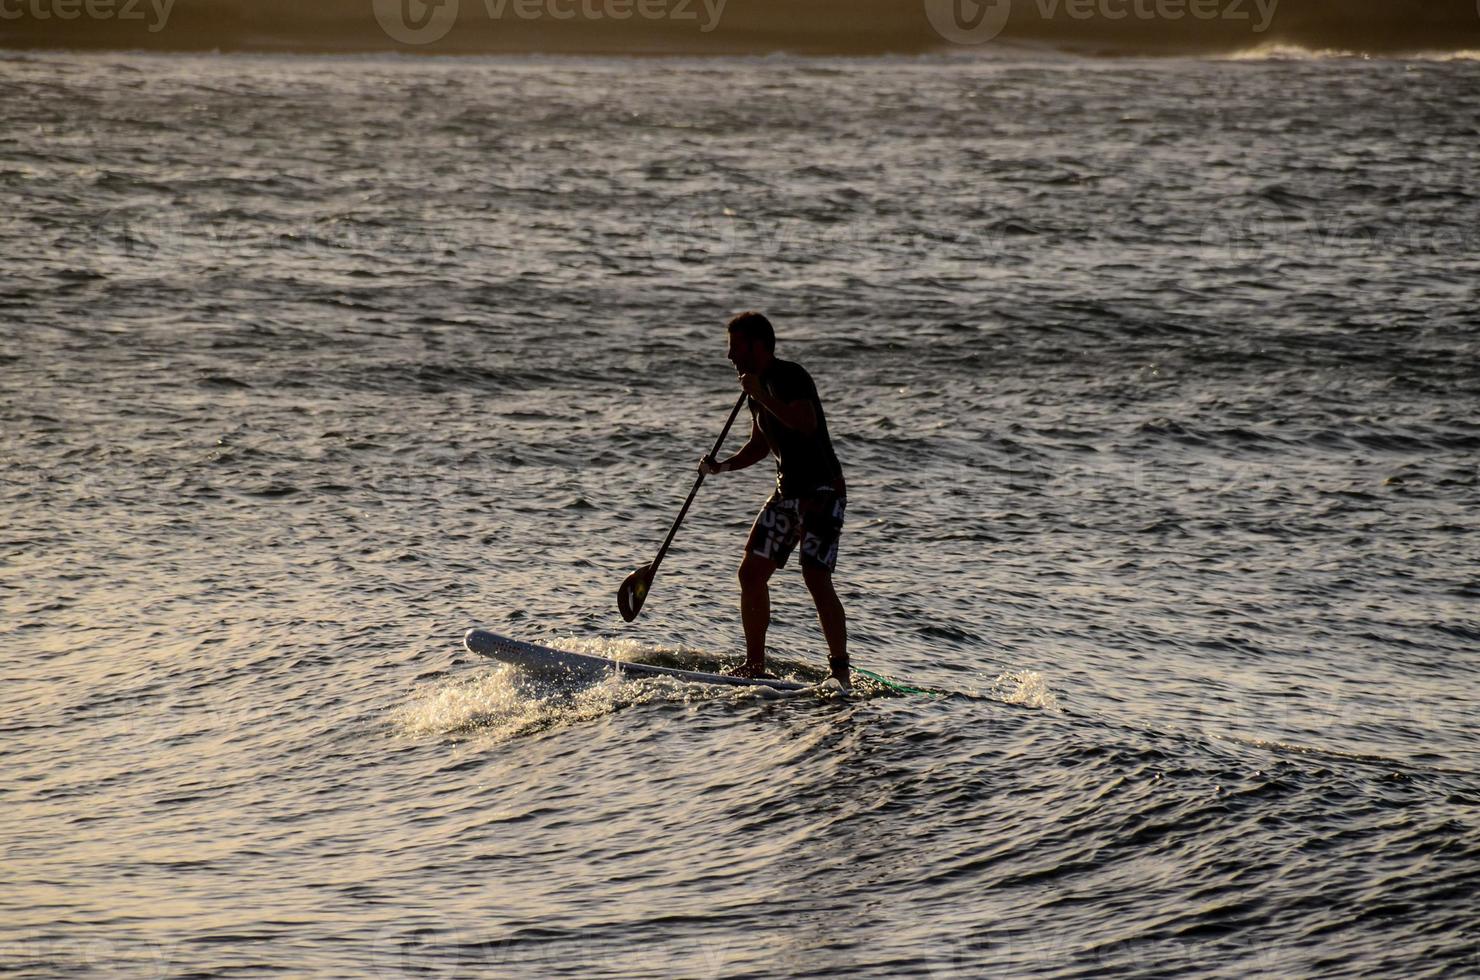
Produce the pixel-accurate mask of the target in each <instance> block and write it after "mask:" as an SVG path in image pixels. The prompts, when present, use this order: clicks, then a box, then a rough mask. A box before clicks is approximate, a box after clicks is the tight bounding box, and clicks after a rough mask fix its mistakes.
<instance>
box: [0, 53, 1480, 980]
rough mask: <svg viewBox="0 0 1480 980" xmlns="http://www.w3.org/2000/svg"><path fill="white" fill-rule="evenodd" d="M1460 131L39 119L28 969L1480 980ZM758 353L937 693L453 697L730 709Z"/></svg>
mask: <svg viewBox="0 0 1480 980" xmlns="http://www.w3.org/2000/svg"><path fill="white" fill-rule="evenodd" d="M1477 71H1480V69H1477V67H1476V66H1475V65H1474V64H1473V63H1466V62H1451V63H1417V62H1415V63H1407V64H1404V63H1380V62H1350V61H1304V62H1288V61H1263V62H1238V63H1235V62H1194V61H1164V62H1139V61H1118V62H1105V63H1095V62H1087V61H1054V60H1043V61H996V62H992V61H984V62H961V61H888V60H882V61H803V60H787V59H779V58H777V59H761V60H715V61H663V60H654V61H641V62H635V61H621V60H612V61H599V60H569V61H566V60H506V61H500V60H461V61H459V60H434V59H427V60H416V59H389V58H388V59H330V58H325V59H309V58H301V59H295V58H194V57H146V56H141V55H106V56H104V55H99V56H78V55H60V54H58V55H36V56H26V57H20V56H9V57H7V58H6V59H5V60H3V61H0V93H3V96H4V98H3V99H0V118H3V126H0V243H3V248H4V255H5V257H6V262H5V268H4V274H3V290H0V311H3V317H0V336H3V341H4V343H3V348H0V425H3V432H4V440H3V445H0V453H3V455H0V515H3V520H0V562H3V564H0V568H3V569H4V575H3V577H0V590H3V591H0V603H3V612H4V615H3V617H0V635H3V637H4V644H5V646H4V649H5V652H6V656H5V657H4V658H3V661H0V679H3V688H0V689H3V691H4V709H5V710H4V716H3V719H0V729H3V732H4V738H3V740H0V756H3V761H4V765H3V769H0V773H3V775H0V800H3V808H0V814H3V816H0V821H3V824H0V829H3V838H0V841H3V848H4V851H3V853H4V867H5V873H6V874H5V876H6V879H7V887H6V888H5V889H4V890H3V891H0V967H3V968H4V969H5V970H6V971H7V972H10V973H14V974H18V975H23V976H55V975H59V974H62V975H73V974H90V973H106V974H119V973H124V974H128V975H143V976H148V975H160V976H165V975H169V976H173V975H185V974H200V975H207V974H209V975H223V974H233V973H243V974H261V973H288V974H294V975H305V974H308V975H321V976H327V975H338V976H343V975H367V974H379V975H383V976H401V975H407V976H420V975H427V974H431V975H440V976H455V975H456V976H474V975H498V974H507V975H519V976H571V977H582V978H586V977H639V976H654V975H664V976H698V977H726V978H731V977H735V978H738V977H755V978H761V977H777V976H809V977H811V976H849V977H853V976H880V977H882V976H929V977H976V976H982V975H1007V976H1052V977H1092V976H1102V975H1105V974H1108V973H1115V974H1135V975H1148V976H1205V975H1220V976H1248V975H1261V974H1262V975H1269V976H1309V975H1323V974H1335V975H1365V976H1375V977H1376V976H1380V977H1391V976H1398V975H1402V976H1436V977H1437V976H1457V975H1462V974H1464V973H1468V972H1474V971H1475V970H1477V969H1480V946H1477V942H1480V940H1477V933H1476V929H1475V917H1474V909H1475V906H1474V895H1475V892H1476V889H1477V885H1480V843H1477V824H1480V817H1477V805H1480V729H1477V725H1476V720H1475V719H1476V717H1477V703H1480V684H1477V673H1480V671H1477V666H1480V652H1477V651H1480V615H1477V612H1476V609H1477V605H1476V599H1477V598H1480V575H1477V568H1480V547H1477V540H1480V537H1477V535H1476V533H1475V532H1476V512H1477V503H1480V489H1477V479H1476V465H1477V451H1480V424H1477V421H1476V418H1477V411H1476V410H1477V407H1480V371H1477V368H1476V364H1477V363H1480V319H1477V317H1476V313H1475V310H1476V309H1477V298H1480V297H1477V289H1476V282H1477V281H1480V279H1477V273H1480V258H1477V251H1476V244H1477V239H1476V231H1475V229H1476V228H1477V227H1480V199H1477V196H1476V191H1475V188H1476V186H1477V180H1476V178H1477V176H1480V174H1477V165H1476V160H1477V159H1480V158H1477V156H1476V154H1475V151H1474V150H1475V142H1476V137H1477V130H1476V125H1475V119H1476V118H1477V117H1480V85H1477V74H1476V73H1477ZM744 308H759V309H764V310H766V311H767V312H769V313H770V314H771V316H772V318H773V319H774V320H775V322H776V323H777V325H778V329H779V331H780V334H781V344H780V352H781V353H782V355H783V356H788V357H792V358H795V359H797V360H800V361H802V362H803V363H804V364H805V365H807V366H808V367H809V368H810V369H811V371H812V373H813V374H814V376H815V377H816V378H817V380H818V384H819V387H820V388H821V390H822V397H823V399H824V400H825V402H826V404H827V407H828V416H829V422H830V426H831V428H832V431H833V433H834V436H835V439H836V442H837V448H838V452H839V455H840V457H841V458H842V460H843V463H844V466H845V468H846V471H847V475H848V483H849V498H850V499H849V512H848V526H847V529H846V531H845V534H844V539H843V546H842V559H841V561H840V564H839V570H838V581H839V586H840V592H841V594H842V596H843V599H844V602H845V603H846V605H847V608H848V612H849V615H850V620H851V626H852V632H851V636H852V648H853V656H854V660H855V663H856V664H857V665H859V666H862V667H867V668H869V669H871V670H876V671H879V672H882V673H884V674H887V675H890V676H893V677H896V678H901V679H904V680H907V681H910V682H913V683H916V684H919V685H922V686H927V687H931V688H936V689H940V690H942V691H945V692H947V693H945V694H944V695H938V696H920V695H912V696H897V695H889V696H886V695H887V694H888V692H885V691H880V690H878V689H874V688H867V687H863V686H861V687H860V689H859V691H858V692H857V693H856V694H855V696H853V697H851V698H847V699H842V698H838V697H827V696H818V695H811V694H807V695H802V696H790V697H778V696H774V695H768V694H766V693H764V692H756V691H745V690H739V691H736V690H714V689H710V688H705V687H697V686H685V685H680V684H673V683H668V682H652V681H648V682H623V683H611V684H606V685H599V686H596V687H591V688H586V689H575V688H573V687H571V686H569V685H562V684H559V683H551V682H550V681H549V680H548V679H543V680H542V679H540V678H532V677H528V676H524V675H520V674H516V673H512V672H510V671H508V670H507V669H506V668H501V667H497V666H495V665H493V664H491V663H490V662H488V661H484V660H481V659H480V658H478V657H475V656H474V655H471V654H469V653H467V652H465V651H463V650H462V649H461V647H460V644H459V639H460V636H461V633H462V631H463V630H464V629H465V628H467V627H469V626H472V625H475V624H477V625H484V626H487V627H489V628H492V629H495V630H497V631H499V632H503V633H507V634H510V635H513V636H517V637H520V638H523V639H528V640H534V641H540V642H546V643H551V644H556V645H562V646H567V647H569V648H571V649H577V650H585V651H595V652H604V653H608V654H614V655H618V656H622V657H627V658H631V659H644V660H664V659H665V658H666V660H667V662H678V663H684V664H686V665H690V666H698V667H704V668H708V669H715V668H717V667H719V666H721V665H723V664H727V663H732V662H734V661H735V660H737V659H738V658H739V655H740V652H741V649H742V644H741V637H740V633H739V624H738V617H737V615H736V612H735V604H736V588H735V583H734V568H735V565H736V564H737V562H738V557H739V548H740V544H741V541H742V538H743V535H744V532H745V529H746V527H747V526H748V524H749V521H750V519H751V517H752V515H753V514H754V511H755V509H756V508H757V507H758V505H759V504H760V502H761V500H762V498H763V497H764V495H765V493H766V491H767V488H768V482H769V475H768V474H767V473H766V472H765V470H766V467H760V468H757V469H755V470H751V471H748V472H746V473H742V474H734V475H724V476H720V477H715V478H713V479H712V480H710V481H707V482H706V483H705V485H704V487H703V489H702V490H701V492H700V495H699V498H698V500H697V502H696V504H695V506H694V509H693V511H692V512H691V513H690V515H689V518H688V520H687V522H686V524H685V526H684V528H683V530H682V532H681V533H680V535H679V538H678V541H677V543H676V545H675V547H674V550H673V551H672V552H670V554H669V556H668V558H667V560H666V562H665V564H664V566H663V571H662V574H661V575H660V577H659V579H658V582H657V584H656V586H655V589H654V592H653V594H652V597H651V598H650V599H649V600H648V603H647V606H646V608H645V610H644V612H643V614H642V617H641V618H640V619H639V620H638V622H637V623H635V624H632V625H626V624H623V623H622V622H621V621H620V619H619V617H618V615H617V611H616V607H615V602H614V594H615V590H616V586H617V584H618V583H619V582H620V581H621V579H622V578H623V576H625V575H626V573H627V572H629V571H630V570H631V569H633V568H634V567H636V566H637V565H639V564H641V563H643V562H645V561H647V560H648V559H650V558H651V556H652V553H653V551H654V550H655V549H656V546H657V544H658V542H659V541H661V539H662V536H663V534H664V533H665V531H666V529H667V525H668V522H669V521H670V520H671V519H672V515H673V514H674V513H675V512H676V510H677V508H678V506H679V504H680V503H681V501H682V498H683V495H684V494H685V493H686V492H687V487H688V485H689V482H690V480H691V478H692V474H693V465H694V462H695V460H696V459H697V457H698V456H699V455H700V454H701V453H702V452H703V451H704V450H705V449H706V448H707V446H708V443H709V442H710V441H711V440H712V439H713V438H714V436H715V434H716V433H717V431H718V429H719V427H720V425H721V424H722V422H723V419H724V416H725V413H726V411H727V409H728V407H729V405H730V404H731V403H732V401H733V398H734V392H735V387H734V385H735V382H734V378H733V373H732V371H731V370H730V367H729V365H728V364H727V363H726V362H725V360H724V357H723V354H724V349H723V348H724V336H723V330H722V327H721V324H722V323H723V320H724V319H725V318H726V317H727V316H728V315H729V314H731V313H733V312H734V311H736V310H739V309H744ZM731 445H732V446H735V445H738V439H737V440H735V441H734V442H732V443H731ZM774 593H775V607H776V608H775V614H776V619H777V623H776V625H775V627H774V629H773V631H772V636H771V641H772V646H773V657H774V658H775V661H776V663H777V664H778V665H779V666H780V667H781V668H782V669H783V670H785V671H786V672H788V673H792V674H795V675H797V676H802V677H815V676H818V675H819V673H820V670H821V668H822V664H823V655H822V644H821V638H820V636H819V634H818V630H817V627H816V623H815V621H814V619H813V616H812V612H811V608H810V604H809V602H808V600H807V597H806V592H805V589H804V588H803V587H802V583H801V582H800V577H799V576H798V575H797V574H796V572H795V569H790V570H788V571H787V572H783V573H782V574H781V575H779V576H778V578H777V579H776V581H775V589H774Z"/></svg>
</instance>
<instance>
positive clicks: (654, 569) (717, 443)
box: [648, 391, 746, 581]
mask: <svg viewBox="0 0 1480 980" xmlns="http://www.w3.org/2000/svg"><path fill="white" fill-rule="evenodd" d="M745 398H746V395H745V392H743V391H742V392H741V393H740V397H739V398H738V399H736V400H735V407H734V408H732V409H731V410H730V417H729V419H728V420H726V421H725V427H724V428H723V429H721V430H720V433H719V438H718V439H716V440H714V448H713V449H711V450H709V455H710V456H713V455H715V454H716V453H718V452H719V451H720V448H721V447H722V446H724V444H725V436H727V435H729V434H730V426H732V425H734V424H735V416H737V415H739V414H740V406H741V405H744V404H745ZM703 482H704V471H703V470H700V471H699V478H698V479H697V480H695V481H694V489H692V490H690V491H689V499H688V500H685V501H684V502H683V510H681V511H679V512H678V516H677V517H676V518H674V519H673V526H672V527H670V528H669V529H668V537H666V538H664V539H663V547H661V548H659V549H658V557H656V558H654V559H653V563H652V564H651V565H649V566H648V569H649V571H648V580H649V581H651V580H652V578H653V576H654V575H657V574H658V566H659V565H660V564H662V562H663V556H664V555H666V554H668V546H669V545H670V544H672V543H673V536H674V535H675V534H677V533H678V526H679V525H680V524H682V523H683V519H684V518H685V517H686V516H688V513H689V505H690V504H692V503H693V502H694V495H695V494H697V493H698V492H699V486H700V485H701V484H702V483H703Z"/></svg>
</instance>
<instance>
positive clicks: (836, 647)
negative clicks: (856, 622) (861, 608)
mask: <svg viewBox="0 0 1480 980" xmlns="http://www.w3.org/2000/svg"><path fill="white" fill-rule="evenodd" d="M802 578H803V579H805V580H806V582H807V590H808V591H809V592H811V593H812V601H813V602H815V603H816V604H817V622H819V623H821V624H822V635H823V636H824V637H826V638H827V666H828V670H830V671H831V672H832V675H833V676H834V677H836V678H837V679H838V680H839V681H841V682H842V683H843V684H844V685H845V686H846V685H847V684H849V683H850V681H849V677H848V617H847V615H846V614H845V613H844V612H843V601H842V600H841V599H839V598H838V593H837V590H836V589H834V588H833V582H832V572H829V571H828V570H827V569H826V568H824V567H822V566H820V565H817V566H814V565H803V566H802Z"/></svg>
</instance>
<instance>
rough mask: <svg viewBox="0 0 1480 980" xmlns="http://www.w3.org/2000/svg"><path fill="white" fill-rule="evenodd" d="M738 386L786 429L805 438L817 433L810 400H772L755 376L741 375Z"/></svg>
mask: <svg viewBox="0 0 1480 980" xmlns="http://www.w3.org/2000/svg"><path fill="white" fill-rule="evenodd" d="M740 384H741V385H742V386H743V387H744V388H745V391H746V393H747V394H749V395H750V397H752V398H754V399H755V400H756V401H758V402H760V403H761V407H762V408H764V409H765V410H766V411H768V412H770V413H771V414H772V415H774V416H776V417H777V418H778V419H780V420H781V424H782V425H784V426H786V427H787V428H788V429H796V430H797V431H798V432H800V433H801V434H802V435H806V436H810V435H811V434H812V433H813V432H816V431H817V413H816V412H815V411H814V410H813V409H812V400H811V399H810V398H798V399H797V400H796V401H792V402H783V401H780V400H779V399H776V398H773V397H771V394H770V393H769V392H767V391H766V390H765V389H764V388H762V387H761V379H760V376H759V375H756V374H742V375H741V376H740Z"/></svg>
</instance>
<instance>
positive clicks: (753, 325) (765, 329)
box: [725, 310, 776, 354]
mask: <svg viewBox="0 0 1480 980" xmlns="http://www.w3.org/2000/svg"><path fill="white" fill-rule="evenodd" d="M725 329H726V330H730V331H733V332H735V333H739V334H742V335H743V336H746V337H749V338H750V339H751V340H759V341H760V342H761V343H762V344H763V345H765V348H766V350H768V351H770V352H771V353H773V354H774V353H776V331H775V330H774V329H772V327H771V321H770V320H767V319H766V317H765V314H763V313H757V312H755V311H754V310H748V311H746V312H744V313H741V314H738V315H737V316H734V317H732V318H731V319H730V322H729V323H727V324H725Z"/></svg>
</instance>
